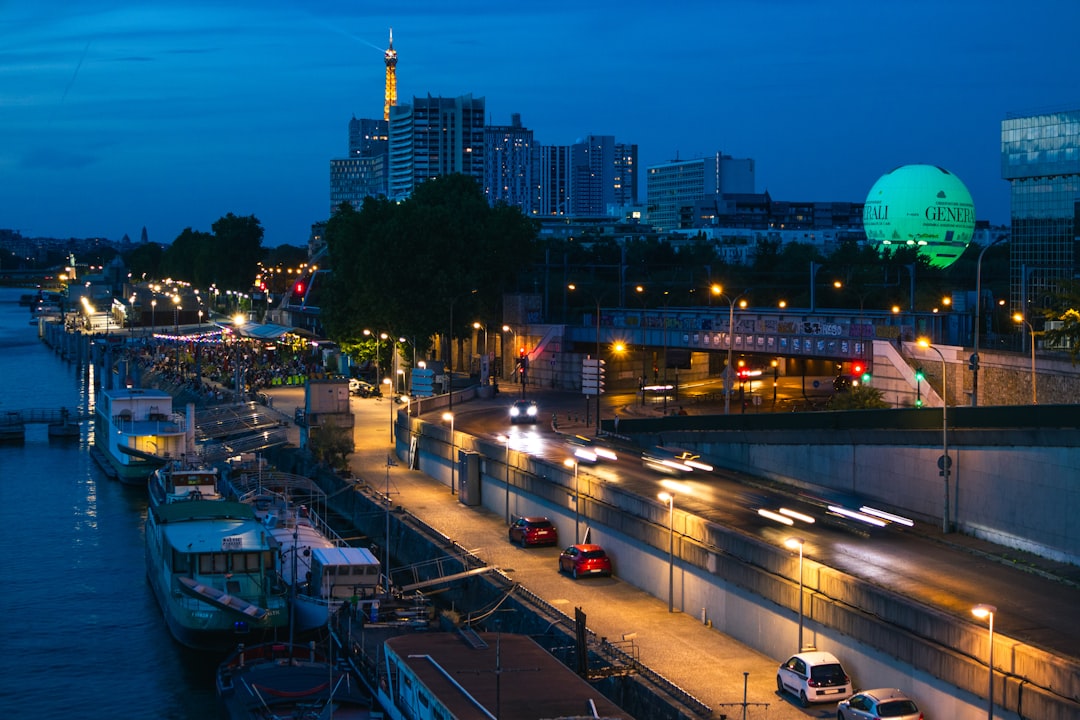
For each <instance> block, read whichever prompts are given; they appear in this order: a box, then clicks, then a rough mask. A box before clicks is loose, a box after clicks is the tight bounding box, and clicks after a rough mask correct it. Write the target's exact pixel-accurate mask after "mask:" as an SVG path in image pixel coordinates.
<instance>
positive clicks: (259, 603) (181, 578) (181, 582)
mask: <svg viewBox="0 0 1080 720" xmlns="http://www.w3.org/2000/svg"><path fill="white" fill-rule="evenodd" d="M145 535H146V574H147V579H148V580H149V582H150V586H151V587H152V588H153V590H154V595H155V596H156V597H157V600H158V604H159V605H160V606H161V610H162V613H163V615H164V617H165V621H166V624H167V625H168V627H169V632H170V633H171V634H172V636H173V637H174V638H175V639H176V641H177V642H179V643H180V644H182V645H185V646H187V647H190V648H194V649H199V650H229V649H231V648H234V647H236V644H237V642H239V641H241V640H245V641H252V642H260V641H264V640H269V639H273V638H276V637H277V636H278V633H279V632H281V631H283V630H284V629H285V628H286V627H287V625H288V622H289V613H288V605H287V598H286V594H287V588H286V586H285V584H284V582H283V581H282V578H281V574H280V546H279V544H278V542H277V541H276V540H275V539H274V538H273V537H272V536H271V535H269V533H267V531H266V528H265V526H264V525H263V524H262V523H261V522H260V521H259V520H258V518H256V517H255V513H254V511H253V510H252V508H251V507H250V506H248V505H245V504H243V503H238V502H232V501H228V500H189V501H187V502H173V503H165V504H151V505H150V508H149V512H148V513H147V518H146V533H145Z"/></svg>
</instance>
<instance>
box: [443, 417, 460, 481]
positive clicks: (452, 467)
mask: <svg viewBox="0 0 1080 720" xmlns="http://www.w3.org/2000/svg"><path fill="white" fill-rule="evenodd" d="M442 419H443V420H445V421H448V422H449V423H450V494H451V495H453V494H454V492H455V487H454V486H455V480H457V477H456V476H457V460H455V459H454V451H455V450H456V449H457V448H456V447H455V445H454V413H452V412H444V413H443V414H442Z"/></svg>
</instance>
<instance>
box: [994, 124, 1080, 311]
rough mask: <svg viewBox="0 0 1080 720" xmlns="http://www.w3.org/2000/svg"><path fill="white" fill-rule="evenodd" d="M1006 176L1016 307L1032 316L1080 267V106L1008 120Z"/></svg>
mask: <svg viewBox="0 0 1080 720" xmlns="http://www.w3.org/2000/svg"><path fill="white" fill-rule="evenodd" d="M1001 176H1002V177H1003V178H1004V179H1005V180H1008V181H1009V186H1010V190H1011V192H1010V196H1011V215H1012V229H1011V236H1010V241H1009V277H1010V282H1009V284H1010V295H1011V300H1012V307H1013V308H1014V310H1016V311H1017V312H1022V313H1023V314H1024V317H1025V318H1026V319H1027V320H1028V321H1029V322H1032V321H1034V320H1035V319H1037V318H1038V317H1039V315H1040V313H1039V311H1040V310H1041V309H1042V308H1046V307H1052V306H1054V305H1055V304H1056V303H1055V296H1056V295H1057V294H1058V292H1059V291H1060V285H1061V284H1062V282H1063V281H1070V280H1072V279H1073V278H1074V277H1075V276H1076V274H1077V272H1078V271H1080V267H1078V265H1077V252H1076V243H1077V241H1078V239H1080V238H1078V235H1080V227H1078V224H1080V110H1069V111H1063V112H1054V113H1047V114H1043V115H1025V116H1014V117H1007V118H1006V119H1005V120H1003V121H1002V122H1001Z"/></svg>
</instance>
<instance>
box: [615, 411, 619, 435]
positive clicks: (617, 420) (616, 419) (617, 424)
mask: <svg viewBox="0 0 1080 720" xmlns="http://www.w3.org/2000/svg"><path fill="white" fill-rule="evenodd" d="M615 432H619V414H618V413H615Z"/></svg>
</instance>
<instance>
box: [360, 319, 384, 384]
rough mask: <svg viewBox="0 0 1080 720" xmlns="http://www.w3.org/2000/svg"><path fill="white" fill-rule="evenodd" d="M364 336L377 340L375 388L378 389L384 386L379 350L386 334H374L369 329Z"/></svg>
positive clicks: (365, 330) (365, 329)
mask: <svg viewBox="0 0 1080 720" xmlns="http://www.w3.org/2000/svg"><path fill="white" fill-rule="evenodd" d="M364 334H365V335H367V336H368V337H374V338H375V386H376V387H378V386H379V385H381V384H382V370H381V368H380V367H379V348H380V342H381V338H384V337H386V333H376V332H372V331H371V330H369V329H367V328H364Z"/></svg>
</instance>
